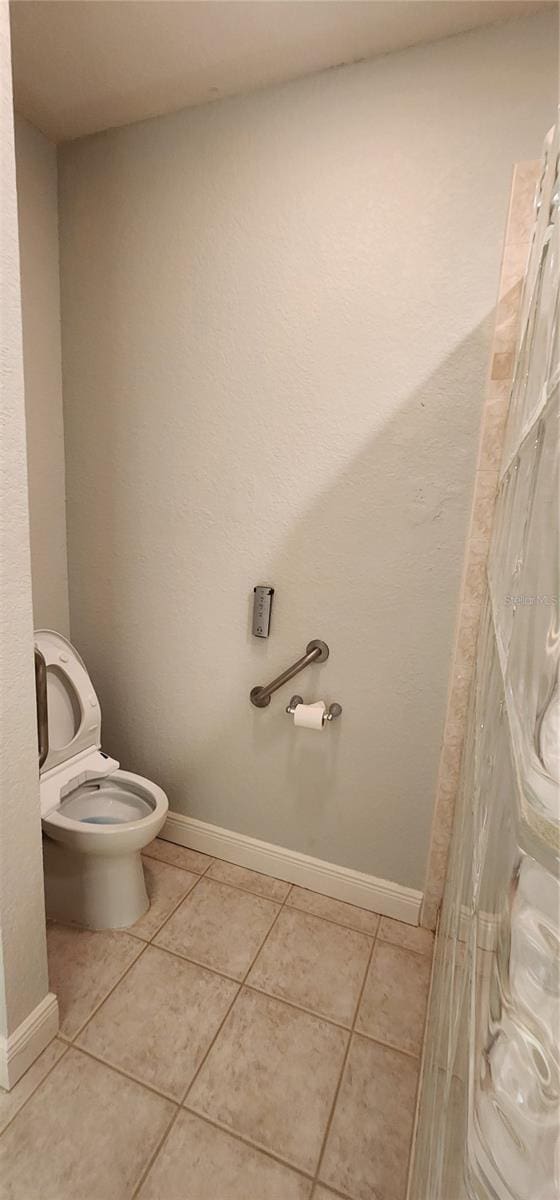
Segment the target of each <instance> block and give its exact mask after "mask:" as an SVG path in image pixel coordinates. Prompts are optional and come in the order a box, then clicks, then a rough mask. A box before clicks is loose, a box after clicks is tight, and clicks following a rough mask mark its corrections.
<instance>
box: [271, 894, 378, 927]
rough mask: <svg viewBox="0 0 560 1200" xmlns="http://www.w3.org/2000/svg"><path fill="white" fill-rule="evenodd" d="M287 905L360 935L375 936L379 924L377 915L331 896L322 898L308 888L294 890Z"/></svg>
mask: <svg viewBox="0 0 560 1200" xmlns="http://www.w3.org/2000/svg"><path fill="white" fill-rule="evenodd" d="M286 903H287V904H289V905H290V907H292V908H300V909H301V910H302V912H308V913H313V914H314V916H316V917H324V918H325V920H327V921H336V922H337V924H339V925H347V926H348V928H349V929H357V930H358V932H359V933H371V934H374V933H375V932H376V931H377V926H378V924H379V917H378V915H377V913H372V912H368V910H367V909H366V908H357V907H356V905H355V904H346V902H345V901H343V900H332V899H331V897H330V896H321V895H320V894H319V892H310V891H308V889H307V888H300V887H294V888H292V891H291V895H290V896H289V897H288V900H287V901H286Z"/></svg>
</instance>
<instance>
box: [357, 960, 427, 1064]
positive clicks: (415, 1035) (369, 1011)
mask: <svg viewBox="0 0 560 1200" xmlns="http://www.w3.org/2000/svg"><path fill="white" fill-rule="evenodd" d="M430 968H431V964H430V960H429V958H427V957H426V956H425V955H422V954H413V953H412V952H411V951H410V950H401V948H400V946H391V945H389V943H388V942H379V941H378V942H377V943H376V946H375V949H374V951H373V957H372V960H371V965H370V968H369V971H368V977H367V980H366V985H365V988H364V992H363V996H362V999H361V1002H360V1011H359V1013H358V1019H357V1021H356V1029H358V1030H359V1031H360V1033H367V1034H368V1035H369V1036H370V1037H374V1038H378V1039H379V1041H380V1042H388V1043H389V1045H391V1046H396V1047H397V1048H398V1049H399V1050H408V1051H409V1053H411V1054H419V1053H420V1050H421V1048H422V1036H423V1032H424V1018H425V1015H426V1003H427V999H428V987H429V983H430Z"/></svg>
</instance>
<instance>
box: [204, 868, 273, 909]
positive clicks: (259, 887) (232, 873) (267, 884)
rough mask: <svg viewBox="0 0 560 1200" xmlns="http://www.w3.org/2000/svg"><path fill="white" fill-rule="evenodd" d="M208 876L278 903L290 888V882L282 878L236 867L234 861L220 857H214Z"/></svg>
mask: <svg viewBox="0 0 560 1200" xmlns="http://www.w3.org/2000/svg"><path fill="white" fill-rule="evenodd" d="M208 878H209V879H217V880H218V882H219V883H231V884H232V886H233V887H239V888H243V890H244V891H245V892H254V894H255V896H265V897H266V899H267V900H278V901H280V903H282V901H283V900H285V898H286V896H287V895H288V892H289V890H290V884H289V883H284V881H283V880H282V879H272V878H271V877H270V875H261V874H260V873H259V872H258V871H249V870H248V868H247V867H236V866H235V864H234V863H228V862H224V861H223V859H220V858H216V859H214V862H213V863H212V866H211V867H210V870H209V872H208Z"/></svg>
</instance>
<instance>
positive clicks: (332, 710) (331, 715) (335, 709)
mask: <svg viewBox="0 0 560 1200" xmlns="http://www.w3.org/2000/svg"><path fill="white" fill-rule="evenodd" d="M298 704H303V697H302V696H292V699H291V700H290V703H289V704H287V705H286V712H287V714H288V716H289V717H293V715H294V713H295V711H296V708H297V706H298ZM341 712H342V705H341V704H330V705H329V707H328V709H327V711H326V713H325V714H324V716H323V725H324V724H325V721H336V718H337V717H339V716H340V714H341Z"/></svg>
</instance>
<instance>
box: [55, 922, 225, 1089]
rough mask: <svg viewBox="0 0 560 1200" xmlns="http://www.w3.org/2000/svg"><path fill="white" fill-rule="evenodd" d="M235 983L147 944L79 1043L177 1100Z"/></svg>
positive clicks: (85, 1048) (219, 1020)
mask: <svg viewBox="0 0 560 1200" xmlns="http://www.w3.org/2000/svg"><path fill="white" fill-rule="evenodd" d="M237 990H238V985H237V984H236V983H232V982H231V981H230V980H229V979H223V978H222V976H221V975H215V974H214V973H213V972H211V971H206V970H205V969H204V967H197V966H195V965H194V964H193V963H189V962H185V960H184V959H181V958H176V957H175V956H174V955H172V954H167V952H166V951H165V950H157V949H156V948H155V947H154V946H148V948H147V950H146V953H145V954H143V955H142V958H141V959H140V960H139V961H138V962H137V963H135V964H134V966H133V967H132V968H131V970H130V971H129V972H128V975H126V976H125V978H124V979H123V981H122V983H120V984H119V986H118V987H117V988H115V991H114V992H112V993H111V995H110V996H109V997H108V999H107V1000H106V1001H105V1003H104V1004H102V1005H101V1008H100V1009H99V1010H98V1012H97V1013H96V1014H95V1016H94V1017H93V1020H91V1021H90V1023H89V1025H87V1026H86V1028H85V1029H84V1030H83V1032H82V1034H81V1035H80V1037H79V1039H78V1042H77V1044H78V1045H79V1046H82V1047H83V1049H84V1050H89V1051H90V1053H91V1054H95V1055H97V1056H98V1057H99V1058H102V1059H104V1061H105V1062H108V1063H111V1064H112V1065H113V1066H115V1067H120V1068H121V1070H123V1071H125V1072H126V1073H127V1074H129V1075H133V1076H134V1077H135V1078H136V1079H139V1080H140V1082H141V1083H147V1084H150V1086H151V1087H155V1088H157V1089H158V1090H159V1091H161V1092H164V1093H165V1095H166V1096H170V1097H171V1099H172V1100H180V1099H182V1097H183V1095H184V1093H185V1089H186V1087H187V1085H188V1084H189V1083H190V1081H191V1079H192V1078H193V1076H194V1073H195V1071H196V1069H197V1067H198V1066H199V1065H200V1062H201V1061H202V1058H203V1056H204V1054H205V1053H206V1051H207V1049H208V1047H209V1045H210V1042H211V1041H212V1038H213V1037H214V1035H215V1033H216V1031H217V1029H218V1027H219V1025H220V1023H221V1021H222V1020H223V1018H224V1017H225V1015H226V1012H227V1010H228V1008H229V1006H230V1004H231V1002H232V1000H233V998H234V996H235V995H236V994H237Z"/></svg>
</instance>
